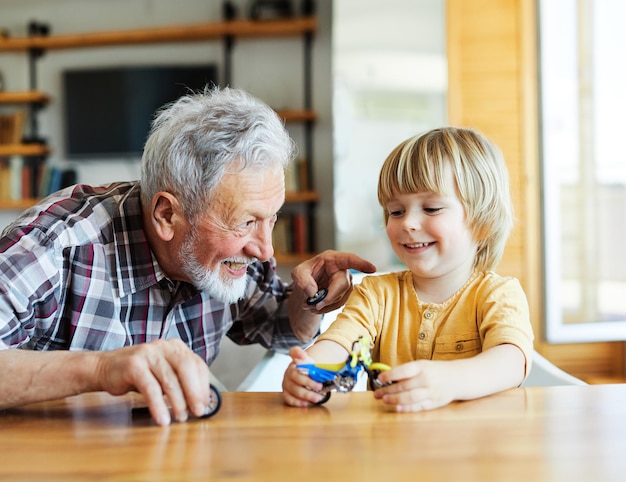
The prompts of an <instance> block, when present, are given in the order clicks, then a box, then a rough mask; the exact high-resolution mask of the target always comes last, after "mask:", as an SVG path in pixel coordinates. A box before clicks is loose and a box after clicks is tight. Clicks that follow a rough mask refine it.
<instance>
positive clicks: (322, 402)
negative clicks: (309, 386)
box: [315, 392, 331, 405]
mask: <svg viewBox="0 0 626 482" xmlns="http://www.w3.org/2000/svg"><path fill="white" fill-rule="evenodd" d="M330 394H331V392H326V394H325V395H324V398H322V399H321V400H320V401H319V402H317V403H316V404H315V405H322V404H324V403H326V402H327V401H328V399H329V398H330Z"/></svg>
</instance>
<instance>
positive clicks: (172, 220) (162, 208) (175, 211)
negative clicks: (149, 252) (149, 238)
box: [150, 191, 182, 241]
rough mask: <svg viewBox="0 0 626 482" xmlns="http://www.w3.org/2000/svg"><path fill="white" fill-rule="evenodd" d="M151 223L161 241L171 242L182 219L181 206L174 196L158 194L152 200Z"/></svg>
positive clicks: (167, 193) (165, 193) (163, 192)
mask: <svg viewBox="0 0 626 482" xmlns="http://www.w3.org/2000/svg"><path fill="white" fill-rule="evenodd" d="M150 214H151V218H152V219H151V222H152V225H153V226H154V229H155V231H156V233H157V234H158V236H159V237H160V238H161V239H162V240H163V241H171V240H172V238H173V237H174V235H175V234H176V230H177V228H178V226H177V225H178V224H180V221H181V219H182V215H181V206H180V203H179V202H178V199H176V196H174V195H173V194H171V193H169V192H165V191H162V192H158V193H156V194H155V195H154V197H153V198H152V210H151V213H150Z"/></svg>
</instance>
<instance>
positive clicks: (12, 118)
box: [0, 110, 26, 144]
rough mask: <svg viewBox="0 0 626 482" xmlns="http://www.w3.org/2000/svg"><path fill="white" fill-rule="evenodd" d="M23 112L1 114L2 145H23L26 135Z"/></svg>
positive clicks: (0, 132)
mask: <svg viewBox="0 0 626 482" xmlns="http://www.w3.org/2000/svg"><path fill="white" fill-rule="evenodd" d="M25 117H26V115H25V114H24V111H23V110H16V111H14V112H10V113H7V114H0V144H21V143H22V137H23V134H24V119H25Z"/></svg>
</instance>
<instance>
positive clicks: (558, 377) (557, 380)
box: [522, 351, 587, 387]
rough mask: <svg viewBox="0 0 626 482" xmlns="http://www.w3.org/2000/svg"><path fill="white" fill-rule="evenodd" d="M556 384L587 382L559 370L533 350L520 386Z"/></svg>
mask: <svg viewBox="0 0 626 482" xmlns="http://www.w3.org/2000/svg"><path fill="white" fill-rule="evenodd" d="M558 385H587V383H585V382H584V381H582V380H580V379H579V378H576V377H575V376H573V375H570V374H569V373H567V372H566V371H563V370H561V369H560V368H559V367H557V366H556V365H554V364H553V363H552V362H551V361H550V360H548V359H546V358H544V357H543V356H541V355H540V354H539V353H537V351H534V352H533V361H532V365H531V367H530V373H529V374H528V377H526V380H524V383H522V387H550V386H558Z"/></svg>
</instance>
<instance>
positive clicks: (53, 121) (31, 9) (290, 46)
mask: <svg viewBox="0 0 626 482" xmlns="http://www.w3.org/2000/svg"><path fill="white" fill-rule="evenodd" d="M235 3H237V4H238V6H239V15H240V16H246V15H247V9H246V7H247V5H248V4H249V2H248V1H247V0H239V1H237V2H235ZM221 5H222V2H221V0H220V1H218V0H176V1H172V0H107V1H101V0H55V1H50V0H1V1H0V28H3V29H6V30H8V31H9V33H10V34H11V35H12V36H24V35H26V32H27V24H28V22H29V21H31V20H37V21H39V22H45V23H48V24H49V25H50V28H51V32H52V34H69V33H81V32H94V31H108V30H124V29H137V28H142V27H154V26H167V25H176V24H188V23H200V22H211V21H219V20H221V19H222V17H221ZM330 15H331V9H330V2H327V1H322V2H319V7H318V23H319V29H318V32H317V34H316V35H315V41H314V51H313V64H314V66H313V76H314V81H313V88H314V92H313V104H314V108H315V109H316V110H317V112H318V115H319V122H317V124H316V126H315V136H314V137H315V145H314V155H315V160H314V161H315V167H314V178H315V181H316V186H315V187H316V188H317V189H318V190H319V191H320V197H321V199H322V201H321V202H320V206H319V210H318V223H319V227H318V233H319V236H318V243H317V245H318V246H317V247H318V248H319V249H325V248H331V247H333V246H334V224H333V217H332V168H331V166H332V140H331V134H332V111H331V97H330V91H331V89H330V82H331V80H330V38H331V34H330ZM302 51H303V49H302V41H301V40H300V39H297V38H286V39H263V40H258V39H250V40H247V39H245V40H241V39H240V40H237V41H236V43H235V50H234V58H233V75H232V83H231V85H232V86H235V87H240V88H243V89H246V90H248V91H250V92H251V93H253V94H255V95H257V96H258V97H260V98H261V99H263V100H264V101H265V102H267V103H268V104H270V105H271V106H272V107H275V108H285V107H287V108H292V109H299V108H302V107H303V92H302V78H303V68H302V65H303V61H302ZM222 56H223V50H222V45H221V43H220V42H219V41H202V42H192V43H181V44H154V45H141V46H119V47H97V48H88V49H66V50H52V51H48V52H46V53H45V54H44V56H43V57H42V58H41V59H40V60H39V62H38V64H37V76H38V88H39V90H42V91H44V92H47V93H48V94H50V96H51V99H52V101H51V103H50V104H49V105H48V106H47V107H46V108H45V109H44V110H42V111H41V113H40V115H39V125H40V129H39V130H40V134H41V135H42V136H44V137H45V138H47V140H48V144H49V145H50V147H51V149H52V154H51V156H50V157H49V159H48V162H50V163H52V164H56V165H67V164H69V165H72V166H73V167H75V168H76V170H77V171H78V176H79V178H78V181H79V182H82V183H87V184H100V183H106V182H111V181H118V180H128V179H137V178H138V177H139V165H138V163H139V159H133V158H129V159H123V160H110V161H106V162H103V161H84V162H80V161H79V162H71V163H70V162H69V161H67V160H66V158H65V156H64V150H65V145H64V127H63V107H62V106H63V99H62V98H61V95H62V94H61V90H62V86H61V73H62V71H63V70H64V69H70V68H78V67H92V66H96V67H97V66H111V65H155V64H184V63H207V62H215V63H217V65H218V68H222V70H220V75H221V74H222V73H223V59H222ZM0 71H2V73H3V75H4V78H5V85H6V89H7V90H27V89H28V85H29V77H28V60H27V55H26V54H25V52H18V53H14V52H0ZM94 95H97V92H94ZM288 127H289V128H290V131H291V132H292V136H293V137H294V138H295V139H296V141H299V142H301V141H302V128H301V126H297V125H295V124H294V125H291V124H289V125H288ZM16 215H17V213H16V212H0V229H1V228H2V227H4V226H5V225H6V224H7V223H8V222H10V221H11V220H12V219H13V218H14V217H15V216H16Z"/></svg>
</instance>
